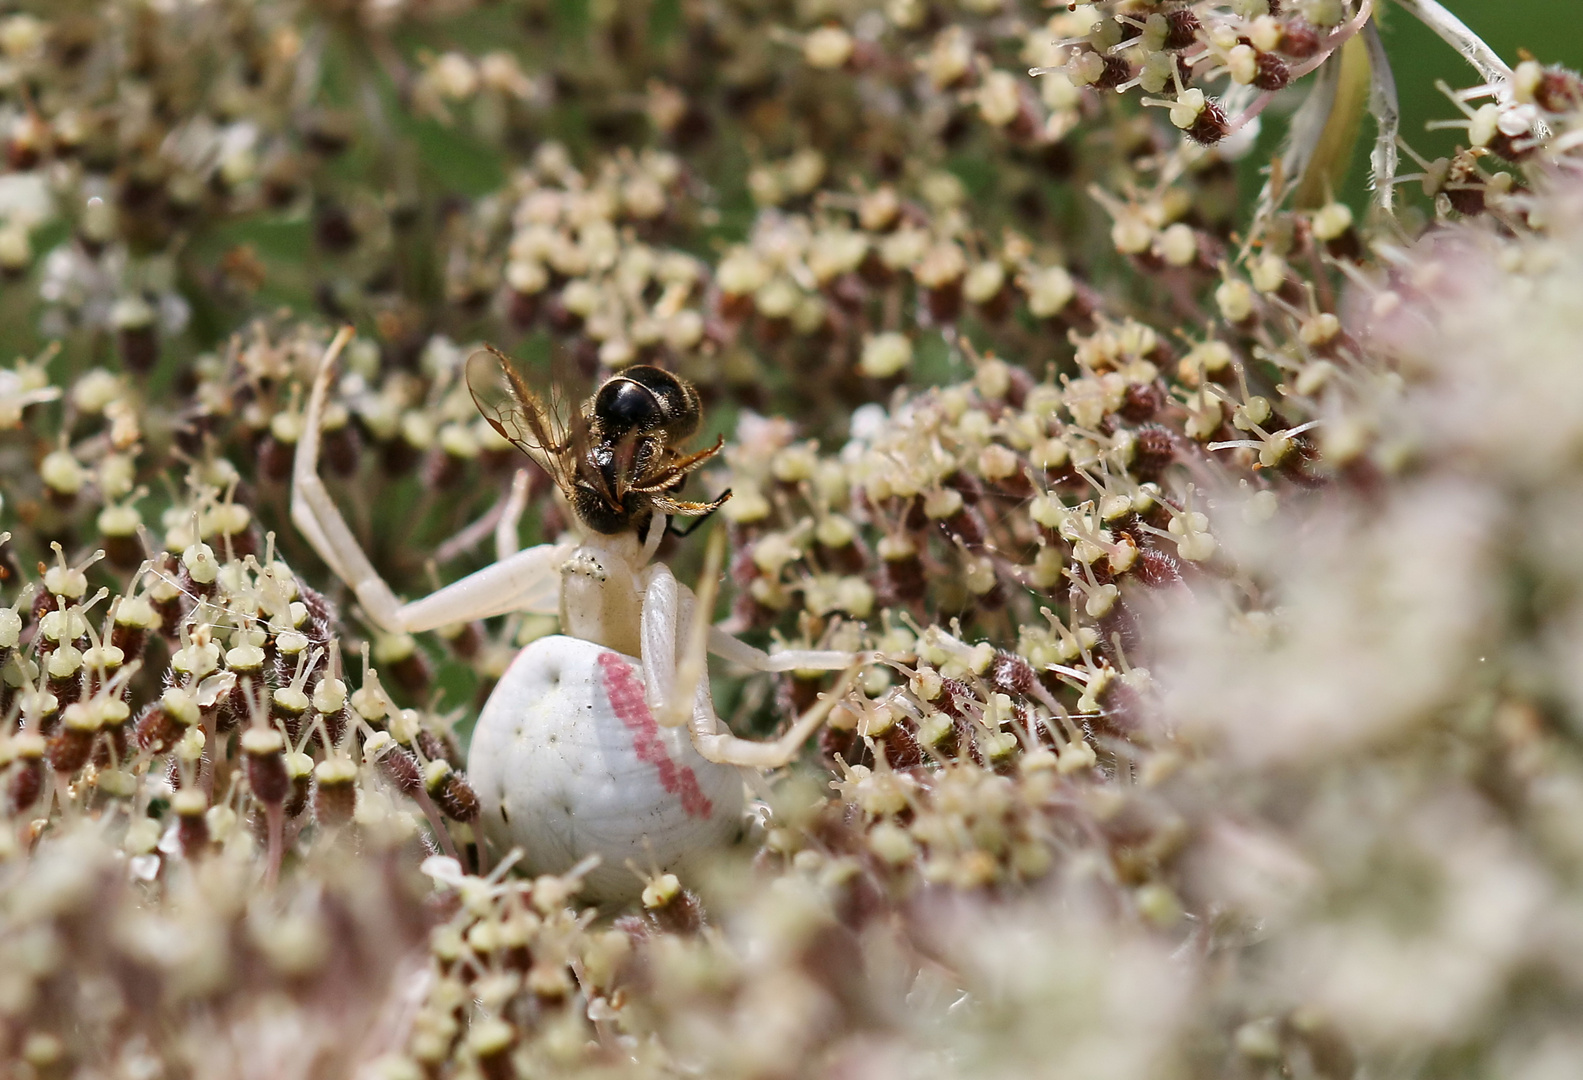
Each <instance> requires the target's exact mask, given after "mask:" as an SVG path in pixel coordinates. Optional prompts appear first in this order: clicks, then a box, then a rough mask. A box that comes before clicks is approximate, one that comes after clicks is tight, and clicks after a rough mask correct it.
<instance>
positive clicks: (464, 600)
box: [291, 326, 574, 633]
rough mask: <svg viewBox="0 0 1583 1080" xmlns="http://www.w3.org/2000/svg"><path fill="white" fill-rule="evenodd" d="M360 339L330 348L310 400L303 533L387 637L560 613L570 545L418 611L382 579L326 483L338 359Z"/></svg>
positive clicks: (508, 563)
mask: <svg viewBox="0 0 1583 1080" xmlns="http://www.w3.org/2000/svg"><path fill="white" fill-rule="evenodd" d="M352 334H353V331H352V328H351V327H349V326H348V327H343V328H342V329H341V331H340V333H338V334H336V335H335V339H334V340H333V341H331V342H330V346H329V348H328V349H326V350H325V353H324V358H323V359H322V360H321V361H320V363H319V372H318V375H317V377H316V378H315V379H314V381H313V391H312V392H311V393H310V394H309V396H308V411H307V415H306V417H305V418H304V430H303V433H302V437H301V438H300V439H299V440H298V442H297V454H296V457H295V459H294V460H293V462H292V468H291V520H292V521H293V522H294V523H295V524H296V526H297V528H298V530H299V531H301V533H302V535H303V536H304V537H305V538H306V539H307V541H308V543H309V544H310V545H312V547H313V550H314V551H315V552H317V553H318V555H319V558H321V559H323V560H324V562H325V564H326V565H327V566H329V568H330V569H331V570H332V571H333V572H334V573H335V576H336V577H338V578H340V579H341V581H342V582H344V583H345V584H346V586H347V588H349V589H351V590H352V593H353V595H355V596H356V597H357V602H358V603H359V604H360V605H362V608H363V611H364V612H365V613H366V614H367V615H368V619H369V621H370V622H371V623H373V624H374V625H375V626H376V627H378V628H379V629H381V630H383V631H385V632H387V633H417V632H418V631H420V630H432V629H434V628H435V627H438V626H446V625H449V624H451V623H458V622H467V621H470V620H472V619H487V618H489V617H490V616H492V615H504V614H506V613H507V612H511V611H531V612H536V613H543V614H554V613H556V612H557V611H559V609H560V573H559V568H560V565H561V563H563V562H565V561H566V557H567V556H568V555H569V554H570V553H571V550H572V547H573V546H574V545H573V544H572V543H571V542H570V541H568V542H564V543H561V544H541V545H539V546H538V547H531V548H528V549H526V550H524V551H519V552H517V553H516V554H514V555H512V556H510V557H509V558H506V559H502V560H501V561H499V562H497V563H495V564H493V565H491V566H486V567H485V568H484V569H482V570H479V571H478V572H476V573H474V574H470V575H468V576H467V577H465V578H462V579H461V580H460V581H456V582H453V583H451V584H450V585H447V586H446V587H445V588H443V589H440V590H439V591H437V592H434V593H431V594H430V595H428V596H426V597H424V598H423V599H422V600H415V601H413V602H412V603H410V604H404V603H402V602H401V600H400V599H398V598H397V596H396V594H395V593H394V592H393V591H392V590H391V588H390V586H389V585H387V584H386V583H385V581H384V579H383V578H381V577H380V576H379V572H378V571H377V570H375V569H374V565H373V563H371V562H369V561H368V556H367V555H365V554H364V553H363V549H362V547H361V546H360V545H359V544H358V542H357V538H356V537H355V536H353V535H352V530H351V528H350V527H349V526H348V525H347V524H346V519H345V518H343V517H342V516H341V512H340V510H338V509H336V506H335V502H334V500H332V499H331V498H330V493H329V491H328V489H326V488H325V486H324V481H323V480H322V479H320V477H319V442H320V437H319V431H320V427H321V425H322V424H323V420H324V405H325V399H326V398H327V397H328V395H329V392H330V382H331V380H333V379H334V377H335V363H336V360H337V359H338V358H339V357H340V355H341V351H342V350H343V349H345V348H346V345H347V343H348V342H349V341H351V340H352Z"/></svg>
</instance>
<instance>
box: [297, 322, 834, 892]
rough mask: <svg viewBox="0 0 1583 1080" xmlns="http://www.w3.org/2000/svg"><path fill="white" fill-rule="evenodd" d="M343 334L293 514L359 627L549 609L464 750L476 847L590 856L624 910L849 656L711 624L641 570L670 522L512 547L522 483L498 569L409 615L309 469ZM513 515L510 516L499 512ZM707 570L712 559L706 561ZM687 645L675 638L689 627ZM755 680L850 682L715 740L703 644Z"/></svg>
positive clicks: (822, 707)
mask: <svg viewBox="0 0 1583 1080" xmlns="http://www.w3.org/2000/svg"><path fill="white" fill-rule="evenodd" d="M351 336H352V334H351V330H350V328H346V329H343V330H342V331H341V332H340V333H339V334H337V335H336V337H335V339H334V341H332V342H331V343H330V346H329V348H328V349H327V350H326V352H325V354H324V357H323V359H322V360H321V362H320V367H319V372H318V376H317V378H316V379H315V380H314V384H313V391H312V393H311V394H310V396H309V399H308V409H307V414H306V417H305V424H304V431H303V433H302V436H301V438H300V439H299V441H298V443H297V450H296V458H295V461H294V463H293V467H292V497H291V518H292V521H293V522H295V523H296V525H297V528H298V529H299V530H300V531H301V532H302V534H303V536H304V537H306V539H307V540H308V542H309V543H310V544H311V545H312V546H313V549H314V550H315V551H316V552H318V554H319V557H320V558H322V559H323V560H324V561H325V563H326V564H327V565H328V566H329V567H330V569H331V570H332V571H333V572H334V573H335V574H336V576H338V577H339V578H340V579H341V580H342V581H343V582H344V583H345V584H346V585H347V587H348V588H350V589H351V590H352V592H353V593H354V594H355V595H356V597H357V601H358V603H359V604H360V605H361V606H362V608H363V611H364V612H365V613H366V615H367V617H368V619H369V621H370V622H372V623H373V624H374V625H375V626H377V627H378V628H380V629H381V630H384V631H386V632H389V633H402V632H404V633H416V632H418V631H422V630H432V629H435V628H437V627H441V626H446V625H449V624H453V623H459V622H465V621H470V620H473V619H484V618H489V617H491V616H495V615H503V614H506V613H508V612H515V611H520V612H531V613H541V614H558V615H559V616H560V620H561V633H560V634H557V635H553V636H549V637H544V638H540V639H539V640H537V641H535V642H533V643H532V644H530V645H528V646H527V647H526V648H524V649H523V650H522V651H521V652H520V653H518V654H517V657H516V659H515V660H514V661H513V662H512V664H511V666H510V668H509V669H508V670H507V671H506V673H505V675H503V676H502V677H501V679H500V682H499V684H498V685H497V686H496V687H495V690H494V692H493V693H492V694H491V695H490V698H489V700H488V702H487V703H486V704H485V706H484V709H483V712H482V713H481V714H480V716H479V718H478V724H477V726H476V727H475V728H474V731H473V739H472V745H471V747H470V750H469V753H468V760H467V768H468V774H469V779H470V781H471V783H472V785H473V787H474V789H475V790H476V791H477V793H478V796H479V800H480V803H481V813H480V817H479V822H480V824H481V826H482V829H483V834H484V839H485V840H486V841H487V842H489V843H491V845H492V846H494V847H495V848H496V849H497V850H498V851H499V852H501V853H504V852H505V851H507V850H509V849H511V848H513V847H519V846H520V847H521V848H522V849H523V851H524V856H523V867H524V869H525V870H527V871H528V872H529V873H534V874H543V873H561V872H564V871H566V870H567V869H568V868H570V867H572V866H574V865H576V864H578V863H580V862H582V861H583V860H584V859H586V858H587V857H588V856H590V855H598V856H599V857H600V862H599V865H598V866H597V867H595V868H594V869H593V870H592V871H590V872H589V873H588V875H587V877H586V878H585V883H586V894H587V895H588V896H590V897H591V898H593V899H598V900H624V899H627V898H629V897H631V896H632V895H635V894H636V892H637V891H638V890H639V889H641V887H642V884H641V882H640V881H638V880H637V879H635V878H634V877H633V875H632V874H630V873H629V872H628V871H627V870H626V869H625V866H626V864H627V862H628V861H629V860H640V861H643V862H653V863H654V864H657V865H658V866H660V867H662V868H664V869H667V870H669V869H678V870H682V871H684V872H685V870H686V869H687V867H688V864H689V863H691V862H692V861H693V860H694V858H695V857H696V856H698V855H700V854H702V853H706V852H709V851H711V850H713V849H717V848H719V847H720V846H721V845H722V844H724V843H726V842H728V841H729V840H730V839H731V838H732V837H734V836H735V835H736V833H737V832H738V831H739V829H740V827H741V821H742V809H743V791H742V788H743V785H742V777H741V775H740V774H739V772H738V769H739V767H746V768H754V769H772V768H776V767H779V766H781V765H785V764H786V763H788V762H789V761H790V760H791V759H792V758H793V757H794V756H795V755H796V754H797V752H798V750H799V749H800V748H801V746H802V745H803V743H804V742H806V741H807V739H808V737H809V736H810V735H812V734H813V732H814V731H815V730H816V729H817V728H818V727H819V725H820V724H821V723H822V722H823V721H824V718H825V716H826V715H827V714H828V713H829V711H830V709H831V707H832V706H833V705H834V703H835V702H836V700H838V699H839V698H840V697H841V696H842V695H844V694H845V693H846V691H847V689H848V688H849V687H850V685H851V683H852V680H853V679H854V677H855V675H856V671H857V667H858V665H859V664H860V663H861V662H862V661H863V659H864V657H863V656H862V655H861V654H856V655H854V654H852V653H846V652H835V651H824V650H809V649H793V650H786V651H783V652H778V653H775V654H774V655H770V654H768V653H765V652H764V651H762V650H760V649H757V648H754V647H753V646H751V645H748V644H746V643H744V642H742V641H739V640H738V639H736V638H734V637H732V636H730V635H729V634H726V633H725V632H723V631H721V630H720V629H718V628H716V627H712V626H708V625H707V621H706V620H707V618H708V616H707V612H708V610H709V608H710V606H711V604H712V599H713V592H714V589H713V581H714V578H713V577H710V576H709V574H708V573H707V572H706V577H705V584H704V586H702V590H703V592H704V597H703V603H698V602H697V601H696V600H695V597H694V595H693V592H692V590H691V589H689V588H687V586H685V585H683V584H681V583H680V582H678V581H677V580H676V578H675V576H674V575H672V573H671V571H670V569H669V567H667V566H665V565H664V564H663V563H657V562H654V561H653V556H654V552H655V549H656V548H657V547H658V546H659V541H660V539H661V537H662V535H663V533H664V527H665V520H666V519H665V518H664V517H663V516H661V515H656V516H655V518H654V520H653V522H652V523H651V525H650V528H649V531H648V535H647V539H646V541H640V540H639V538H638V537H637V536H636V535H635V534H634V533H632V532H622V533H619V534H616V535H602V534H599V533H595V532H593V531H591V530H589V531H588V534H587V535H586V536H580V537H577V538H575V539H566V540H562V541H560V542H559V543H555V544H541V545H539V546H537V547H532V548H528V549H526V550H522V551H518V550H516V531H515V529H514V528H513V527H512V526H513V525H514V518H515V514H520V510H521V505H522V502H523V499H524V496H525V486H524V482H523V481H524V477H525V474H519V475H518V483H517V485H516V487H515V489H514V491H513V497H512V503H513V505H512V506H510V507H508V512H507V514H506V515H505V516H506V521H504V522H503V523H502V527H501V528H499V529H497V531H496V559H497V561H496V562H495V563H494V564H492V565H490V566H488V567H485V568H484V569H482V570H479V571H478V572H476V573H474V574H471V575H469V576H468V577H465V578H463V579H461V580H460V581H457V582H454V583H452V584H450V585H447V586H445V587H444V588H442V589H440V590H438V591H437V592H434V593H432V594H430V595H429V596H427V597H424V598H423V599H421V600H416V601H413V602H411V603H402V602H401V601H400V600H399V599H398V598H397V597H396V595H395V594H394V593H393V592H392V591H391V589H390V587H389V586H388V585H387V584H386V583H385V582H384V581H383V580H382V579H381V578H380V577H379V575H378V573H377V572H376V571H375V570H374V567H373V565H372V564H371V563H370V562H369V560H368V557H367V556H366V555H365V554H364V553H363V551H362V549H361V547H359V545H358V543H357V540H356V538H355V537H354V536H353V535H352V532H351V529H350V528H348V527H347V524H346V521H345V519H344V518H342V516H341V513H340V511H339V510H337V509H336V507H335V504H334V502H333V501H332V500H331V499H330V496H329V492H328V491H327V490H326V488H325V486H324V482H323V481H322V480H321V479H320V477H319V475H318V457H319V442H320V437H319V432H320V424H321V420H322V417H323V414H324V406H325V397H326V395H327V393H328V391H329V386H330V382H331V379H332V378H333V376H334V371H335V363H336V359H337V358H338V356H339V354H340V352H341V350H342V349H343V348H344V347H345V346H346V344H347V342H348V341H349V340H350V339H351ZM512 511H515V514H514V513H513V512H512ZM712 554H714V555H715V556H716V557H714V558H711V560H710V562H711V563H713V564H714V568H713V569H714V576H715V577H717V576H718V557H717V556H718V549H715V551H714V552H713V553H712ZM687 631H690V632H688V633H687V637H686V640H685V642H683V643H681V644H679V642H678V638H679V637H681V635H682V634H683V633H684V632H687ZM706 647H707V651H708V652H711V653H714V654H715V655H716V656H720V657H722V658H724V659H726V660H729V661H731V662H733V663H736V664H740V665H742V666H743V667H746V668H749V669H751V670H754V671H793V670H826V671H833V670H841V669H845V670H846V676H845V678H844V679H842V680H841V681H840V682H839V683H838V685H837V687H836V689H835V690H834V691H833V692H832V693H830V694H828V695H825V696H824V697H823V698H822V699H821V700H820V702H819V703H817V704H816V705H814V706H813V707H812V708H811V709H809V710H808V711H807V712H806V713H805V714H803V715H802V716H801V717H799V718H798V719H797V721H796V722H795V723H794V724H793V725H792V726H791V728H790V729H789V730H788V731H787V732H786V733H785V734H784V735H782V736H781V737H780V738H779V739H776V740H773V741H770V742H757V741H753V740H749V739H742V738H738V737H737V736H735V735H732V734H731V733H730V732H729V731H726V730H725V729H724V726H723V725H722V724H721V723H720V721H719V719H718V718H717V717H716V715H715V710H714V704H713V701H712V699H711V696H710V692H709V680H708V678H707V677H706V675H705V673H704V660H703V654H704V651H705V648H706Z"/></svg>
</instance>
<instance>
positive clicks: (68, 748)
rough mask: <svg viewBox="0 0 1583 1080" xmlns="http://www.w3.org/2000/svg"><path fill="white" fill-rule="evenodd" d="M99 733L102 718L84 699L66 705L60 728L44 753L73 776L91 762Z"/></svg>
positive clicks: (63, 772) (62, 771)
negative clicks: (100, 718)
mask: <svg viewBox="0 0 1583 1080" xmlns="http://www.w3.org/2000/svg"><path fill="white" fill-rule="evenodd" d="M98 734H99V717H98V715H97V714H96V713H95V712H94V711H93V710H92V709H90V708H89V707H88V706H86V705H84V704H82V703H81V702H79V703H77V704H75V705H68V706H67V707H66V712H65V715H64V716H63V717H62V719H61V725H60V729H59V730H57V731H56V732H55V734H53V735H51V736H50V738H49V744H48V746H47V748H46V749H45V751H44V756H45V757H46V758H47V759H48V760H49V763H50V767H51V768H53V769H54V770H55V771H56V772H58V773H60V774H61V775H62V776H70V775H71V774H72V773H74V772H76V771H77V770H78V769H80V768H82V767H83V766H84V765H86V764H87V763H88V755H89V754H90V753H91V752H92V751H93V741H94V738H95V737H96V736H97V735H98Z"/></svg>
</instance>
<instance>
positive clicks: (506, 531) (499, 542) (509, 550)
mask: <svg viewBox="0 0 1583 1080" xmlns="http://www.w3.org/2000/svg"><path fill="white" fill-rule="evenodd" d="M527 508H528V470H526V469H518V470H517V474H516V475H515V476H513V477H512V478H511V494H510V495H508V496H506V505H505V506H504V508H502V509H501V511H500V520H499V521H497V522H496V523H495V561H496V562H505V561H506V560H507V559H509V558H511V556H513V555H515V554H516V553H517V550H518V549H519V548H520V547H521V546H522V543H521V541H520V540H519V539H518V537H519V536H520V535H521V534H520V532H519V531H518V530H519V529H520V528H521V525H522V514H523V512H524V511H526V510H527Z"/></svg>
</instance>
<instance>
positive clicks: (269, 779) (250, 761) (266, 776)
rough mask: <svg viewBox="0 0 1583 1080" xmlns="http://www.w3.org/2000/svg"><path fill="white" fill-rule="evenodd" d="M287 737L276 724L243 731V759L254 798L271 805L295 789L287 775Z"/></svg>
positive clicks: (282, 799)
mask: <svg viewBox="0 0 1583 1080" xmlns="http://www.w3.org/2000/svg"><path fill="white" fill-rule="evenodd" d="M285 746H286V740H285V739H283V738H282V737H281V734H280V732H278V731H276V730H275V729H274V728H272V727H250V728H248V729H247V731H245V732H244V733H243V734H242V760H243V767H244V769H245V770H246V773H247V784H248V787H249V788H251V789H252V791H253V797H254V798H255V799H258V800H259V801H260V802H263V803H267V804H269V805H271V806H278V805H279V804H281V803H283V802H285V800H286V796H287V795H288V794H290V792H291V778H290V777H289V776H288V775H287V774H286V758H285Z"/></svg>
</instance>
